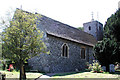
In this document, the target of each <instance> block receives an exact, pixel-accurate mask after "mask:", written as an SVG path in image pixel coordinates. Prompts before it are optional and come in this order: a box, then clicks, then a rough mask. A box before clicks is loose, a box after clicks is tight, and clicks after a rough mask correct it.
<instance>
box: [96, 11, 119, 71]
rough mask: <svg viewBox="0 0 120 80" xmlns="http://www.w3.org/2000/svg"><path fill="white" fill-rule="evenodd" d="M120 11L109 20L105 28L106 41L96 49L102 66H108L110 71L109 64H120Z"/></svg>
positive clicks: (97, 45)
mask: <svg viewBox="0 0 120 80" xmlns="http://www.w3.org/2000/svg"><path fill="white" fill-rule="evenodd" d="M119 34H120V9H119V10H117V11H116V13H115V14H112V15H111V17H110V18H108V20H107V22H106V24H105V26H104V39H103V40H102V41H100V42H98V43H97V44H96V45H95V47H94V54H95V57H96V59H97V60H99V62H100V63H101V65H105V66H106V70H107V71H109V64H111V63H115V62H120V58H119V56H120V35H119Z"/></svg>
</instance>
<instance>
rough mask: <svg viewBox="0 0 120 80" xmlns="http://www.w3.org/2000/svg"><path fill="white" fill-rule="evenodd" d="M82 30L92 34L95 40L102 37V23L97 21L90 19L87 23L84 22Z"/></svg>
mask: <svg viewBox="0 0 120 80" xmlns="http://www.w3.org/2000/svg"><path fill="white" fill-rule="evenodd" d="M83 26H84V31H85V32H87V33H89V34H91V35H93V36H94V37H95V38H96V40H98V41H99V40H102V39H103V24H101V23H100V22H98V21H91V22H88V23H84V24H83ZM89 27H91V30H89Z"/></svg>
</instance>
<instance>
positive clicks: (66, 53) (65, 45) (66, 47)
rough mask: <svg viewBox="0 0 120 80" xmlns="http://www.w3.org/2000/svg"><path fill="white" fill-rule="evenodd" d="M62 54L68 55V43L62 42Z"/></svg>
mask: <svg viewBox="0 0 120 80" xmlns="http://www.w3.org/2000/svg"><path fill="white" fill-rule="evenodd" d="M62 56H63V57H68V45H67V44H63V46H62Z"/></svg>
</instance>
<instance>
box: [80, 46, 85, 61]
mask: <svg viewBox="0 0 120 80" xmlns="http://www.w3.org/2000/svg"><path fill="white" fill-rule="evenodd" d="M82 48H84V49H85V59H83V58H81V49H82ZM80 58H81V59H82V60H86V48H85V47H84V46H82V47H81V48H80Z"/></svg>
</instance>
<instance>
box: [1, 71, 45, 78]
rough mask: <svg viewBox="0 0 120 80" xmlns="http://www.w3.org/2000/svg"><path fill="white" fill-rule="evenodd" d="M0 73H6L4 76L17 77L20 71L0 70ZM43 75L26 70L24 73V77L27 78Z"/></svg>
mask: <svg viewBox="0 0 120 80" xmlns="http://www.w3.org/2000/svg"><path fill="white" fill-rule="evenodd" d="M0 72H1V73H5V74H6V78H19V75H20V73H19V72H9V71H0ZM41 75H43V74H42V73H31V72H29V73H28V72H27V73H26V77H27V78H33V79H35V78H38V77H39V76H41Z"/></svg>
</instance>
